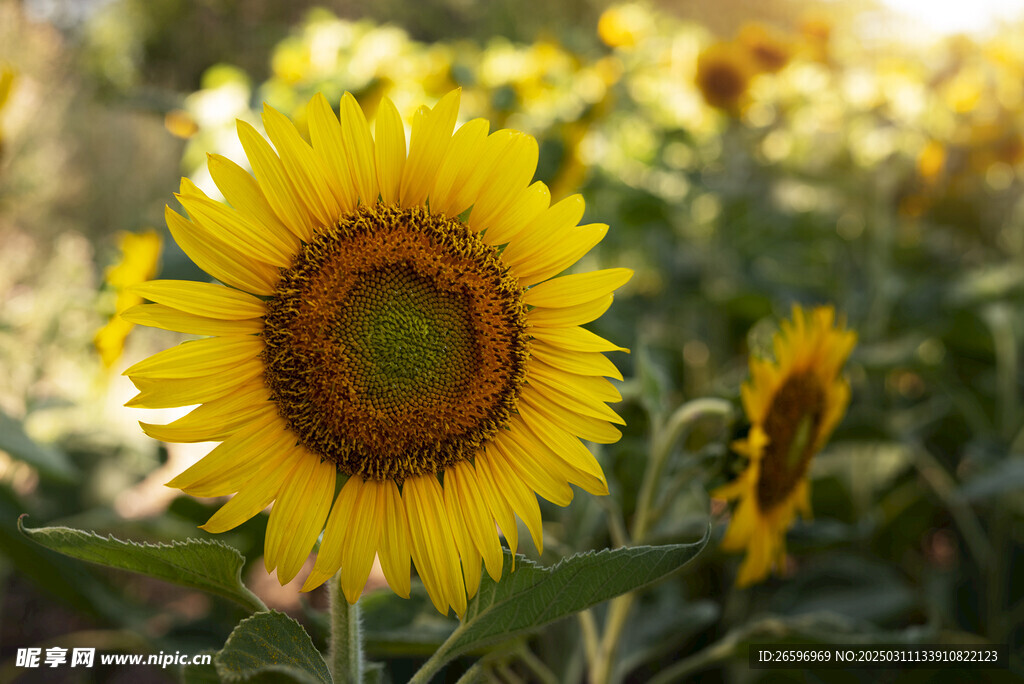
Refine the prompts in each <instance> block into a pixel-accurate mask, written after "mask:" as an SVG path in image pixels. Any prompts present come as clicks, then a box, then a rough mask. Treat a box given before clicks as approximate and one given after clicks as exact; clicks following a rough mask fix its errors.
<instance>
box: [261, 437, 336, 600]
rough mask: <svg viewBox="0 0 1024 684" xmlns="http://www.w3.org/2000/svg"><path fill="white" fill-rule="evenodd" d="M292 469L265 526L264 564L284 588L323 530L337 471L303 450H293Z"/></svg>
mask: <svg viewBox="0 0 1024 684" xmlns="http://www.w3.org/2000/svg"><path fill="white" fill-rule="evenodd" d="M292 458H293V460H294V461H296V463H295V467H294V468H293V470H292V471H291V473H289V474H288V476H287V477H286V478H285V480H284V482H283V483H282V485H281V491H280V493H279V494H278V497H277V501H276V502H275V503H274V508H273V510H272V511H271V512H270V521H269V522H268V523H267V539H266V545H265V550H264V556H263V562H264V565H265V566H266V568H267V572H272V571H273V570H274V569H275V568H276V569H277V578H278V580H279V581H280V582H281V584H287V583H288V582H290V581H291V580H292V578H294V577H295V575H297V574H298V572H299V570H300V569H302V564H303V563H305V562H306V558H307V557H309V552H310V551H312V550H313V544H315V543H316V540H317V537H319V536H320V532H321V531H322V530H323V528H324V521H325V520H327V513H328V511H329V510H330V509H331V499H332V498H333V497H334V482H335V480H336V479H337V472H338V471H337V468H336V467H335V466H334V464H333V463H331V462H329V461H323V460H321V458H320V457H319V456H316V455H314V454H312V453H310V452H308V451H306V450H305V449H304V448H302V447H296V448H295V449H293V450H292Z"/></svg>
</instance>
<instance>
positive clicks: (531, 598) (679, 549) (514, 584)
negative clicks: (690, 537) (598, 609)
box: [431, 526, 711, 666]
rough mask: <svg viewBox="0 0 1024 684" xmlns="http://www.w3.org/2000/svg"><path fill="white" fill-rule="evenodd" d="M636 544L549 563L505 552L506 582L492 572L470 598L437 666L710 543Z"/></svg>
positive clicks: (646, 576) (657, 574)
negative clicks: (546, 564) (494, 579)
mask: <svg viewBox="0 0 1024 684" xmlns="http://www.w3.org/2000/svg"><path fill="white" fill-rule="evenodd" d="M710 534H711V528H710V526H709V527H708V529H707V531H706V532H705V533H704V537H703V538H702V539H701V540H700V541H697V542H695V543H693V544H669V545H666V546H634V547H623V548H620V549H614V550H604V551H599V552H597V553H595V552H593V551H588V552H587V553H580V554H576V555H575V556H572V557H570V558H566V559H564V560H562V561H560V562H559V563H557V564H556V565H554V566H552V567H550V568H544V567H541V566H538V565H536V564H534V563H533V562H531V561H529V560H527V559H526V558H523V557H522V556H517V557H516V559H515V560H516V569H515V571H514V572H513V571H512V570H511V566H512V557H511V554H509V553H508V552H507V551H506V552H505V565H504V569H503V571H502V577H501V581H500V582H494V581H493V580H491V579H490V578H489V577H487V576H486V575H485V576H484V578H483V579H482V580H481V582H480V591H479V592H478V593H477V595H476V597H475V598H474V599H473V600H472V601H470V603H469V607H468V609H467V610H466V616H465V618H464V619H463V621H462V624H461V625H460V626H459V628H458V629H456V630H455V632H454V633H453V634H452V636H451V637H450V638H449V639H448V640H447V641H446V642H445V643H444V644H442V646H441V648H440V649H438V651H437V654H436V655H435V658H432V659H431V660H437V661H439V662H437V665H438V666H440V664H442V663H444V662H447V661H449V660H451V659H452V658H455V657H458V656H459V655H462V654H464V653H466V652H468V651H471V650H474V649H477V648H480V647H481V646H485V645H487V644H491V643H494V642H497V641H502V640H506V639H508V638H509V637H511V636H514V635H516V634H521V633H523V632H528V631H530V630H533V629H536V628H538V627H541V626H543V625H546V624H548V623H549V622H554V621H555V620H558V619H561V618H564V617H568V616H569V615H572V614H573V613H577V612H579V611H581V610H584V609H585V608H589V607H590V606H593V605H596V604H598V603H602V602H604V601H607V600H608V599H610V598H614V597H615V596H619V595H620V594H625V593H627V592H630V591H633V590H635V589H639V588H641V587H645V586H647V585H648V584H652V583H653V582H656V581H658V580H660V579H662V578H664V577H667V576H668V575H671V574H672V573H674V572H675V571H677V570H679V569H680V568H681V567H683V566H684V565H685V564H686V563H688V562H689V561H690V560H692V559H693V558H694V557H695V556H696V555H697V554H698V553H700V552H701V550H702V549H703V548H704V546H705V545H706V544H707V542H708V539H709V537H710Z"/></svg>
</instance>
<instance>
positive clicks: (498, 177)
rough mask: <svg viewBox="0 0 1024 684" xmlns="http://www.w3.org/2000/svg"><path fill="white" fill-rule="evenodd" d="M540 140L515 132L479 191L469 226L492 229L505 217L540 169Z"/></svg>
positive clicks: (477, 228) (481, 229) (476, 228)
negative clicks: (538, 144)
mask: <svg viewBox="0 0 1024 684" xmlns="http://www.w3.org/2000/svg"><path fill="white" fill-rule="evenodd" d="M539 151H540V150H539V148H538V147H537V140H536V139H535V138H534V137H533V136H532V135H527V134H526V133H520V132H519V131H515V132H514V135H513V136H512V139H511V140H510V144H509V145H508V147H507V148H506V149H505V150H504V153H503V154H501V155H500V156H499V157H498V158H497V159H496V163H495V166H494V168H493V170H492V172H491V174H490V175H489V176H488V178H487V180H486V181H485V182H484V184H483V187H482V188H481V189H480V196H479V197H478V198H477V200H476V203H475V204H474V205H473V211H472V212H470V214H469V221H468V222H467V223H468V224H469V227H470V228H472V229H473V230H477V231H483V230H487V229H489V228H490V227H491V226H492V225H494V224H495V223H496V222H498V220H499V219H500V218H501V217H502V215H504V214H506V213H507V212H508V211H509V209H510V208H511V206H512V203H513V202H515V201H516V199H517V198H518V197H519V195H520V193H521V192H522V190H523V189H524V188H526V186H527V185H529V183H530V181H531V180H533V174H534V172H535V171H536V170H537V158H538V155H539Z"/></svg>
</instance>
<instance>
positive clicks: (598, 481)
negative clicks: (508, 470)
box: [519, 403, 608, 496]
mask: <svg viewBox="0 0 1024 684" xmlns="http://www.w3.org/2000/svg"><path fill="white" fill-rule="evenodd" d="M519 415H520V416H521V417H522V419H523V422H524V423H526V426H527V427H528V428H529V429H530V432H531V433H532V435H526V436H527V437H528V438H530V441H531V442H533V443H534V444H535V445H539V446H541V447H544V448H546V449H547V450H548V451H549V452H550V453H551V454H552V455H553V456H554V457H557V458H559V459H561V460H563V461H565V462H566V463H568V464H569V465H570V466H571V467H572V468H574V469H575V470H578V471H580V472H581V473H583V474H584V475H585V480H584V481H580V480H579V479H573V478H571V477H570V478H567V479H568V480H569V481H570V482H574V483H575V484H578V485H580V486H581V487H583V488H584V489H586V490H587V491H588V492H590V493H592V494H597V495H599V496H603V495H605V494H607V493H608V482H607V481H606V480H605V477H604V471H603V470H602V469H601V465H600V464H599V463H598V462H597V459H595V458H594V455H593V454H592V453H590V450H589V449H587V447H585V446H583V444H582V443H581V442H580V441H579V440H578V439H577V438H576V437H574V436H573V435H571V434H569V433H568V432H566V431H565V430H562V429H561V428H560V427H558V426H557V425H555V424H554V423H552V422H551V421H550V420H549V419H548V418H547V417H546V416H544V415H543V414H541V413H540V412H539V411H535V410H534V409H533V407H531V406H529V405H528V404H525V403H524V405H523V406H520V407H519ZM538 452H540V453H542V450H541V449H538V450H536V451H534V453H538Z"/></svg>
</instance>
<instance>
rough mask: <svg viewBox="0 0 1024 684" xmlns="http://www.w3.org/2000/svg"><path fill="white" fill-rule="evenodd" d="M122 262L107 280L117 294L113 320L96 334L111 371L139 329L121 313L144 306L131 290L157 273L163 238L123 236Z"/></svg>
mask: <svg viewBox="0 0 1024 684" xmlns="http://www.w3.org/2000/svg"><path fill="white" fill-rule="evenodd" d="M117 246H118V249H119V250H120V251H121V259H120V260H119V261H118V262H117V263H116V264H114V265H113V266H111V267H110V268H108V269H107V273H106V276H105V278H104V280H105V281H106V283H107V285H109V286H110V287H111V288H113V290H114V291H115V292H116V293H117V298H116V301H115V304H114V309H115V313H114V315H113V316H112V317H111V318H110V321H109V322H108V323H107V324H106V325H105V326H103V327H102V328H100V329H99V330H98V331H97V332H96V336H95V337H94V338H93V343H94V344H95V346H96V350H97V351H98V352H99V353H100V359H101V360H102V361H103V365H104V366H106V367H107V368H110V367H111V366H113V365H114V364H115V363H116V362H117V360H118V359H119V358H121V354H122V352H124V341H125V339H126V338H127V337H128V333H130V332H131V330H132V328H134V327H135V326H134V325H133V324H131V323H129V322H128V321H126V320H124V319H123V318H121V316H120V315H119V314H121V313H123V312H124V311H127V310H128V309H129V308H131V307H133V306H135V305H136V304H141V303H142V297H140V296H139V295H137V294H135V293H134V292H131V291H130V290H129V288H131V287H132V286H134V285H138V284H140V283H143V282H145V281H147V280H149V279H150V278H153V277H154V276H156V274H157V266H158V265H159V263H160V251H161V249H162V248H163V238H161V237H160V234H159V233H157V232H156V231H155V230H147V231H145V232H143V233H121V234H120V235H119V236H118V240H117Z"/></svg>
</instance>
